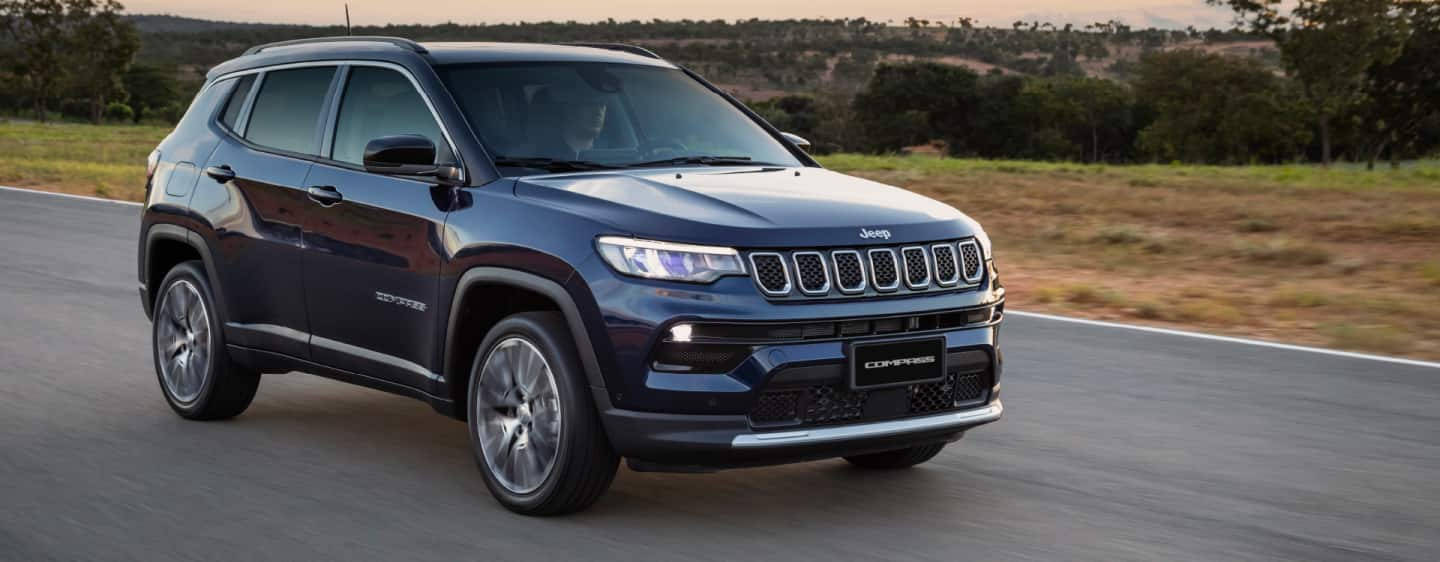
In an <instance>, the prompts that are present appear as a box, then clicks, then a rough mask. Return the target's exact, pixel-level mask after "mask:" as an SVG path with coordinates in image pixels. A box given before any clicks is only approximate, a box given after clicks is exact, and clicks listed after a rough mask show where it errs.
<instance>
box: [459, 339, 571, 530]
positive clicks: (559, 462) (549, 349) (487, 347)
mask: <svg viewBox="0 0 1440 562" xmlns="http://www.w3.org/2000/svg"><path fill="white" fill-rule="evenodd" d="M563 326H564V324H563V320H560V319H559V317H558V315H551V314H547V313H520V314H515V315H513V316H510V317H507V318H505V319H504V320H501V321H500V322H499V323H498V324H496V325H495V327H494V328H492V329H491V330H490V333H489V334H487V335H486V336H485V341H484V342H483V343H482V344H481V345H480V347H479V350H480V352H479V353H476V354H475V362H474V363H473V364H472V365H471V368H470V381H469V389H468V392H467V399H466V402H465V407H466V412H465V413H466V415H465V417H466V420H467V421H466V425H467V426H468V427H469V430H470V444H471V449H472V450H473V451H472V452H473V453H474V456H475V462H476V464H477V465H479V467H480V473H481V475H483V476H484V479H485V485H486V486H487V487H488V488H490V492H491V493H492V494H494V495H495V497H496V498H497V499H500V500H501V502H502V503H505V504H507V507H510V508H511V509H516V508H518V511H529V510H533V509H537V508H539V507H540V506H543V505H545V504H546V503H547V502H549V500H550V499H551V498H552V497H553V496H554V495H555V494H556V489H557V488H558V487H559V486H560V484H561V481H562V480H563V479H564V477H563V475H564V474H565V473H566V472H567V469H568V468H569V467H570V466H572V465H573V464H574V462H575V460H576V459H575V457H576V455H577V454H578V451H579V447H577V446H576V439H577V438H578V437H577V434H579V433H580V429H581V424H589V423H593V421H592V419H591V418H592V417H593V416H592V413H591V409H592V408H593V405H592V404H589V403H586V402H585V401H586V400H589V399H590V393H589V389H588V388H586V386H585V385H584V382H583V376H584V375H583V371H581V367H580V361H579V358H578V357H577V356H576V353H575V350H574V344H573V343H571V342H570V341H569V339H568V338H569V337H570V334H569V333H568V332H566V331H564V330H562V329H561V328H562V327H563ZM514 337H518V338H522V339H524V340H526V341H528V342H529V343H530V344H531V345H534V346H535V348H536V349H538V350H540V353H541V354H542V355H543V356H544V358H545V361H546V362H547V363H548V364H549V365H550V371H551V373H552V374H553V375H554V377H555V386H556V391H557V392H558V393H559V395H560V407H561V413H560V419H561V423H560V444H559V447H558V449H557V453H556V456H555V464H554V466H553V467H552V468H551V469H550V474H549V475H547V476H546V478H545V482H544V483H542V484H541V485H540V487H539V488H536V489H535V490H534V491H532V492H529V493H526V494H516V493H514V492H511V491H510V490H507V489H505V487H504V486H503V485H501V484H500V483H499V482H497V481H496V480H495V478H494V475H492V474H491V473H490V467H489V463H487V462H486V461H485V453H484V451H483V450H482V449H481V447H480V438H479V426H478V424H479V420H478V419H477V418H478V416H476V415H475V404H476V395H477V393H478V392H479V388H480V376H481V367H482V366H484V365H485V361H486V360H487V359H488V358H489V357H490V354H491V353H492V352H493V351H494V349H493V348H494V347H495V345H496V344H498V343H500V342H502V341H504V340H507V339H510V338H514Z"/></svg>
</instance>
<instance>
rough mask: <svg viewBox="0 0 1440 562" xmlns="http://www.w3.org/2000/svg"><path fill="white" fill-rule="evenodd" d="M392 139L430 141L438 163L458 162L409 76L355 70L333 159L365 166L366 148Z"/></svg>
mask: <svg viewBox="0 0 1440 562" xmlns="http://www.w3.org/2000/svg"><path fill="white" fill-rule="evenodd" d="M391 135H420V136H423V137H425V138H428V139H430V142H432V143H435V159H436V161H437V162H439V163H443V164H451V163H453V162H454V159H453V157H452V156H451V155H450V149H449V146H448V145H447V144H446V142H445V137H444V135H442V134H441V133H440V125H439V124H438V123H436V122H435V116H434V115H432V114H431V113H430V108H429V106H427V105H425V100H424V99H423V98H421V97H420V92H418V91H416V90H415V86H414V85H412V84H411V83H410V80H409V79H408V78H406V77H405V75H403V74H400V73H399V72H396V71H394V70H390V69H387V68H374V67H366V66H356V67H352V68H351V69H350V75H349V78H348V79H347V81H346V84H345V95H344V96H343V97H342V98H341V100H340V115H339V117H338V118H337V120H336V123H335V142H334V149H333V150H332V151H331V158H332V159H334V160H339V161H341V162H349V163H351V164H363V163H364V162H363V161H364V156H365V145H366V144H368V143H369V142H370V141H372V140H375V139H377V138H380V137H385V136H391Z"/></svg>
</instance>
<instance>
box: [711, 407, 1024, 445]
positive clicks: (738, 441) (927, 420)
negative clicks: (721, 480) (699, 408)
mask: <svg viewBox="0 0 1440 562" xmlns="http://www.w3.org/2000/svg"><path fill="white" fill-rule="evenodd" d="M1004 412H1005V405H1004V404H1001V403H1000V401H999V400H996V401H994V402H991V403H989V404H986V405H985V406H983V407H980V408H976V409H974V410H965V411H961V412H952V413H949V414H940V415H938V416H926V417H923V418H910V419H903V420H890V421H882V422H874V423H863V424H857V425H846V426H839V427H822V428H816V429H807V430H801V431H777V432H773V433H746V434H744V435H736V436H735V438H734V439H732V440H731V441H730V446H731V447H732V448H736V449H753V448H763V447H788V446H791V445H812V444H816V443H829V442H831V441H849V440H852V439H867V438H871V437H888V436H891V435H903V434H906V433H914V432H920V431H930V430H935V429H950V428H954V429H964V428H967V427H973V426H976V425H980V424H983V423H990V422H993V421H995V420H998V419H1000V414H1002V413H1004Z"/></svg>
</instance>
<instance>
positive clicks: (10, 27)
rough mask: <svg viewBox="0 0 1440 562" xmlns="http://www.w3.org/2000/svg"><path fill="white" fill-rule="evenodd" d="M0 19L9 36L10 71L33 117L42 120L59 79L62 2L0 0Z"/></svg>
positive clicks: (62, 33)
mask: <svg viewBox="0 0 1440 562" xmlns="http://www.w3.org/2000/svg"><path fill="white" fill-rule="evenodd" d="M0 21H3V24H4V26H5V27H4V31H5V35H6V36H7V37H8V38H9V39H10V42H11V44H12V45H13V46H12V47H11V49H12V51H13V56H12V57H6V58H7V59H9V62H10V64H11V72H13V73H14V74H15V76H16V77H17V78H19V79H20V86H21V89H22V91H23V93H24V95H26V96H28V97H29V98H30V103H31V108H32V109H33V110H34V111H35V118H36V119H38V120H40V121H45V120H46V118H47V117H48V116H49V103H50V100H51V99H52V98H53V97H54V96H55V93H56V89H57V84H58V82H59V79H60V73H59V69H60V68H61V49H62V48H63V45H64V44H65V6H64V4H62V3H61V2H60V0H0Z"/></svg>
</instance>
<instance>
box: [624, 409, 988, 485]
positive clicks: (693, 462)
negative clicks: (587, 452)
mask: <svg viewBox="0 0 1440 562" xmlns="http://www.w3.org/2000/svg"><path fill="white" fill-rule="evenodd" d="M1004 410H1005V407H1004V405H1003V404H1002V403H1001V402H1000V400H999V399H995V400H992V401H990V402H989V403H988V404H984V405H981V406H977V407H974V408H971V409H967V410H956V411H948V412H944V413H940V414H934V415H928V416H921V417H912V418H903V419H894V420H885V421H875V422H864V423H854V424H848V425H837V426H826V427H813V428H805V429H782V430H775V431H756V430H754V429H752V428H751V425H750V422H749V418H748V417H746V416H743V415H689V414H662V413H654V412H637V411H633V410H621V409H617V408H610V407H608V405H602V411H601V417H602V418H603V420H604V422H605V426H606V428H607V429H608V430H609V434H610V440H611V442H612V444H613V445H614V446H615V449H616V452H618V453H620V454H621V455H623V456H625V457H627V458H628V459H630V460H631V461H632V463H638V464H640V465H641V466H645V467H647V468H649V469H652V470H708V469H720V468H739V467H747V466H764V465H774V464H785V463H792V462H801V461H808V460H818V459H825V458H834V457H843V456H851V455H861V454H867V453H876V452H881V451H890V450H894V449H902V448H906V447H914V446H918V445H928V444H932V443H946V442H950V441H954V440H956V439H959V438H960V437H961V436H962V435H964V433H965V431H967V430H969V429H971V428H974V427H978V426H981V425H984V424H987V423H990V422H993V421H996V420H999V419H1000V416H1001V414H1002V413H1004Z"/></svg>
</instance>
